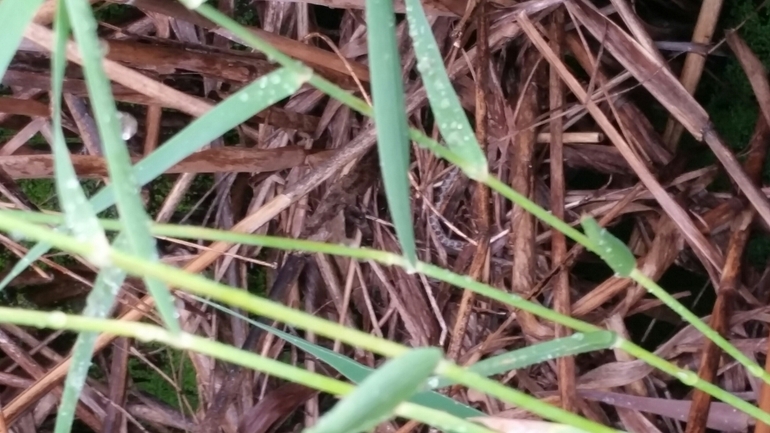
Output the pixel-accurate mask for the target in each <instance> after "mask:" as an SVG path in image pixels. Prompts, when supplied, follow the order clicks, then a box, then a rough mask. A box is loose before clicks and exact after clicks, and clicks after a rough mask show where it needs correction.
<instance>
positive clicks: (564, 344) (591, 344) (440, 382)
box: [428, 331, 617, 389]
mask: <svg viewBox="0 0 770 433" xmlns="http://www.w3.org/2000/svg"><path fill="white" fill-rule="evenodd" d="M616 341H617V335H615V333H613V332H610V331H596V332H588V333H585V334H584V333H577V334H573V335H570V336H569V337H564V338H557V339H555V340H551V341H545V342H543V343H538V344H535V345H533V346H527V347H524V348H521V349H518V350H513V351H510V352H507V353H503V354H501V355H497V356H493V357H491V358H487V359H485V360H483V361H479V362H477V363H475V364H473V365H471V366H469V367H468V368H467V370H468V371H472V372H474V373H476V374H478V375H480V376H484V377H490V376H492V375H495V374H503V373H507V372H509V371H512V370H517V369H521V368H525V367H528V366H530V365H535V364H539V363H541V362H545V361H550V360H552V359H556V358H561V357H563V356H572V355H578V354H581V353H586V352H593V351H595V350H602V349H606V348H608V347H611V346H612V345H613V344H615V342H616ZM428 383H429V384H430V385H431V388H432V389H438V388H444V387H447V386H451V385H454V384H455V382H454V381H452V380H450V379H447V378H444V377H436V381H435V382H434V381H428Z"/></svg>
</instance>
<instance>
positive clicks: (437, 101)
mask: <svg viewBox="0 0 770 433" xmlns="http://www.w3.org/2000/svg"><path fill="white" fill-rule="evenodd" d="M406 19H407V20H408V21H409V36H410V37H411V38H412V46H413V48H414V53H415V57H416V58H417V70H419V71H420V76H421V77H422V83H423V85H424V86H425V90H426V92H427V93H428V102H429V103H430V108H431V110H433V115H434V117H435V118H436V124H437V125H438V129H439V131H441V135H442V136H443V137H444V140H445V141H446V143H447V147H449V148H450V149H451V150H452V152H454V153H456V154H457V155H458V156H459V157H460V158H461V159H462V161H463V164H462V165H461V168H462V169H463V171H464V172H465V174H466V175H467V176H468V177H470V178H471V179H476V180H481V179H484V178H485V177H486V176H487V173H488V167H487V158H486V156H484V153H483V152H482V151H481V146H479V143H478V141H477V140H476V135H475V134H474V132H473V128H471V124H470V122H469V121H468V116H467V115H466V114H465V110H463V107H462V105H460V99H459V98H458V97H457V93H455V91H454V87H453V86H452V82H451V81H450V80H449V76H448V75H447V73H446V69H445V68H444V60H443V58H442V57H441V52H440V51H439V49H438V45H437V44H436V39H435V38H434V37H433V30H432V29H431V27H430V24H429V23H428V18H427V17H426V16H425V12H424V11H423V9H422V4H421V3H420V0H406Z"/></svg>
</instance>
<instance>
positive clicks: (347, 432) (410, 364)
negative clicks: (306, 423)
mask: <svg viewBox="0 0 770 433" xmlns="http://www.w3.org/2000/svg"><path fill="white" fill-rule="evenodd" d="M441 358H442V354H441V350H439V349H437V348H433V347H429V348H419V349H412V350H410V351H408V352H406V353H405V354H403V355H401V356H399V357H397V358H394V359H391V360H388V361H387V362H385V364H383V365H382V366H381V367H379V368H378V369H377V370H375V371H374V372H373V373H372V374H370V375H369V377H367V378H366V379H365V380H364V381H363V382H361V384H360V385H359V386H358V387H357V388H356V389H355V390H354V391H353V392H351V393H350V394H348V395H346V396H345V397H344V398H343V399H342V400H341V401H340V402H339V403H337V404H336V405H335V406H334V407H333V408H332V409H331V410H330V411H329V412H327V413H326V414H325V415H324V416H322V417H321V419H319V420H318V423H316V425H314V426H313V427H311V428H308V429H305V432H306V433H359V432H362V431H368V430H370V429H371V428H374V427H375V426H376V425H377V424H379V423H381V422H383V421H385V420H387V419H388V418H390V417H392V416H393V411H394V410H395V408H396V406H398V404H399V403H401V402H402V401H404V400H407V399H408V398H409V397H411V396H412V395H413V394H415V393H416V392H417V391H418V390H419V389H420V388H421V387H422V385H423V384H424V383H425V380H426V379H427V378H428V376H430V375H431V373H433V370H434V369H435V368H436V366H437V365H438V363H439V361H440V360H441Z"/></svg>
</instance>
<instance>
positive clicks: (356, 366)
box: [191, 295, 484, 418]
mask: <svg viewBox="0 0 770 433" xmlns="http://www.w3.org/2000/svg"><path fill="white" fill-rule="evenodd" d="M191 296H192V297H193V298H194V299H196V300H198V301H200V302H203V303H205V304H208V305H210V306H212V307H214V308H216V309H218V310H220V311H223V312H225V313H227V314H230V315H233V316H235V317H238V318H239V319H241V320H244V321H246V322H248V323H250V324H251V325H252V326H257V327H259V328H262V329H264V330H265V331H267V332H270V333H271V334H273V335H275V336H277V337H279V338H281V339H283V340H285V341H286V342H288V343H289V344H292V345H294V346H296V347H297V348H298V349H301V350H304V351H305V352H307V353H309V354H311V355H313V356H315V357H316V358H318V359H320V360H321V361H323V362H325V363H326V364H328V365H329V366H330V367H332V368H334V369H335V370H337V371H338V372H339V373H340V374H342V375H343V376H345V377H346V378H347V379H348V380H350V381H351V382H353V383H356V384H358V383H361V382H363V381H364V379H366V378H367V377H369V375H370V374H371V373H372V372H373V371H374V369H373V368H370V367H367V366H365V365H363V364H360V363H358V362H356V361H355V360H353V359H350V358H348V357H347V356H344V355H341V354H339V353H337V352H334V351H332V350H329V349H327V348H325V347H322V346H318V345H316V344H313V343H310V342H308V341H307V340H304V339H302V338H299V337H295V336H293V335H291V334H289V333H287V332H283V331H281V330H280V329H277V328H274V327H272V326H270V325H266V324H264V323H261V322H258V321H256V320H252V319H250V318H248V317H246V316H244V315H242V314H239V313H238V312H236V311H233V310H231V309H229V308H227V307H225V306H223V305H221V304H218V303H216V302H212V301H209V300H206V299H203V298H201V297H199V296H195V295H191ZM409 401H411V402H412V403H415V404H419V405H421V406H424V407H428V408H432V409H436V410H440V411H443V412H446V413H448V414H452V415H453V416H456V417H459V418H470V417H475V416H483V415H484V413H482V412H479V411H478V410H476V409H474V408H472V407H470V406H467V405H465V404H462V403H460V402H459V401H457V400H454V399H452V398H449V397H447V396H445V395H442V394H439V393H437V392H434V391H427V392H425V391H424V392H419V393H417V394H415V395H414V396H413V397H412V398H410V399H409Z"/></svg>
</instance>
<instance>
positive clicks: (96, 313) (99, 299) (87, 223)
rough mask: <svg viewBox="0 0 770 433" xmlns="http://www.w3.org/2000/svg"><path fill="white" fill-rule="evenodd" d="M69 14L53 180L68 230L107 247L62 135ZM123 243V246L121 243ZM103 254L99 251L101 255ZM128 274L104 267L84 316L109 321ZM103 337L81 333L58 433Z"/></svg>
mask: <svg viewBox="0 0 770 433" xmlns="http://www.w3.org/2000/svg"><path fill="white" fill-rule="evenodd" d="M69 24H70V23H69V19H68V17H67V10H66V8H57V10H56V16H55V21H54V37H55V42H54V43H55V49H54V50H53V54H52V56H51V64H52V65H51V70H52V73H51V81H52V82H51V98H52V117H53V122H52V123H53V128H52V129H53V153H54V157H55V158H54V180H55V185H56V191H57V193H58V196H59V202H60V204H61V207H62V210H63V211H64V216H65V221H66V225H67V227H68V228H69V230H70V231H71V232H72V233H74V234H75V236H76V237H77V238H78V239H80V240H81V241H83V242H88V243H91V244H94V245H100V244H102V245H106V244H107V243H108V241H107V237H106V236H105V233H104V230H103V229H102V226H101V224H100V222H99V220H98V219H97V218H96V213H95V212H94V210H93V208H92V207H91V205H90V203H88V199H87V198H86V195H85V192H84V191H83V188H82V187H81V185H80V182H78V178H77V175H76V174H75V169H74V167H73V166H72V161H71V160H70V157H69V151H68V149H67V145H66V143H65V141H64V132H63V130H62V120H61V118H62V103H61V101H62V85H63V80H64V69H65V66H66V58H65V54H64V53H65V46H66V43H67V39H68V38H69V34H70V26H69ZM121 240H122V241H121ZM116 247H117V248H120V249H122V250H125V249H126V245H125V238H124V236H119V237H118V242H116ZM96 250H97V251H99V249H98V248H97V249H96ZM104 258H105V257H96V258H94V257H92V258H91V261H95V262H99V261H103V260H104ZM125 276H126V273H125V272H123V270H121V269H120V268H117V267H115V266H104V267H103V268H102V270H101V272H99V274H98V276H97V278H96V282H95V284H94V287H93V289H92V290H91V293H90V294H89V295H88V298H87V300H86V307H85V309H84V311H83V314H84V315H86V316H91V317H99V318H104V317H106V316H107V314H108V313H109V312H110V309H111V308H112V305H113V303H114V302H115V297H116V296H117V294H118V290H119V289H120V286H121V284H123V279H124V278H125ZM97 336H98V333H94V332H90V333H89V332H83V333H79V334H78V337H77V339H76V341H75V345H74V346H73V349H72V363H71V364H70V369H69V371H68V372H67V379H66V380H65V382H64V391H63V393H62V397H61V404H60V405H59V410H58V412H57V414H56V424H55V427H54V433H69V432H70V430H71V429H72V422H73V421H74V419H75V407H76V406H77V403H78V399H79V398H80V393H81V391H82V390H83V385H84V384H85V382H86V378H87V376H88V369H89V367H90V365H91V355H92V353H93V348H94V344H95V342H96V338H97Z"/></svg>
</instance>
